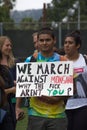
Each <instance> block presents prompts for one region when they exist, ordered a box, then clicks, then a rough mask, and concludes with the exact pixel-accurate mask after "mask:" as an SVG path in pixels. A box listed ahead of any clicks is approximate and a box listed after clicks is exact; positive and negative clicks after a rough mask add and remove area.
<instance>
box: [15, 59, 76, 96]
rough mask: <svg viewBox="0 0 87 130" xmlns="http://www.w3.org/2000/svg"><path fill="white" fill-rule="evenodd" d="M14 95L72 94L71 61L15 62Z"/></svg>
mask: <svg viewBox="0 0 87 130" xmlns="http://www.w3.org/2000/svg"><path fill="white" fill-rule="evenodd" d="M16 70H17V76H16V82H17V90H16V97H31V96H41V95H47V96H58V95H59V96H64V95H73V67H72V62H71V61H69V62H68V61H61V62H53V63H52V62H30V63H17V65H16Z"/></svg>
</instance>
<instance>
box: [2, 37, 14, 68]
mask: <svg viewBox="0 0 87 130" xmlns="http://www.w3.org/2000/svg"><path fill="white" fill-rule="evenodd" d="M6 39H8V40H9V41H10V42H11V39H10V38H9V37H7V36H0V51H1V52H2V47H3V45H4V43H5V40H6ZM11 43H12V42H11ZM0 60H1V59H0ZM7 62H8V67H12V66H14V65H15V58H14V56H13V53H12V51H11V52H10V53H9V55H8V58H7Z"/></svg>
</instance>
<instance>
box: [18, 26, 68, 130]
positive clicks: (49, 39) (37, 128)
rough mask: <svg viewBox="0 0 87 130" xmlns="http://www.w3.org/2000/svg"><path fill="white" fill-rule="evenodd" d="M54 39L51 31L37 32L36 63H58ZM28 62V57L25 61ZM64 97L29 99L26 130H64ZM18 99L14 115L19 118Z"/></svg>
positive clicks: (42, 30)
mask: <svg viewBox="0 0 87 130" xmlns="http://www.w3.org/2000/svg"><path fill="white" fill-rule="evenodd" d="M55 43H56V38H55V35H54V33H53V30H52V29H50V28H42V29H41V30H40V31H39V32H38V47H39V50H40V52H38V55H37V58H36V62H55V61H60V59H61V56H60V55H59V54H58V53H55V52H54V50H53V47H54V45H55ZM26 62H30V57H28V58H27V59H26ZM63 99H64V97H60V96H51V97H49V96H41V97H31V98H30V107H29V110H28V115H29V117H28V128H27V130H66V122H67V121H66V115H65V112H64V111H65V106H64V101H63ZM20 112H22V110H20V99H18V100H17V104H16V113H17V118H19V115H20Z"/></svg>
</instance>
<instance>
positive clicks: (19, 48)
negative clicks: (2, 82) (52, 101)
mask: <svg viewBox="0 0 87 130" xmlns="http://www.w3.org/2000/svg"><path fill="white" fill-rule="evenodd" d="M43 26H49V27H52V28H53V29H54V32H55V35H56V38H57V42H56V47H57V48H61V47H63V40H64V36H65V35H66V34H67V33H68V32H71V31H73V30H77V29H78V22H67V23H62V22H51V23H50V22H48V23H46V22H44V23H41V22H32V23H29V22H28V23H20V24H19V23H0V35H1V36H2V35H6V36H8V37H10V38H11V40H12V43H13V52H14V55H15V57H17V58H19V59H22V60H25V58H26V57H27V56H29V55H31V54H32V53H33V51H34V46H33V41H32V34H33V33H34V32H35V31H38V30H39V29H40V28H41V27H43ZM80 31H81V37H82V47H81V50H80V51H81V53H86V52H87V49H86V48H87V44H86V37H87V21H84V22H80Z"/></svg>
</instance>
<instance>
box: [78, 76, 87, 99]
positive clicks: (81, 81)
mask: <svg viewBox="0 0 87 130" xmlns="http://www.w3.org/2000/svg"><path fill="white" fill-rule="evenodd" d="M77 82H80V83H81V85H82V87H83V90H84V93H85V95H86V97H87V83H86V82H85V80H84V78H83V76H82V74H80V75H79V76H78V77H77Z"/></svg>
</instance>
